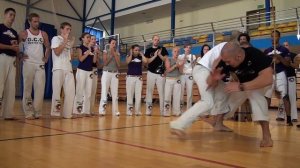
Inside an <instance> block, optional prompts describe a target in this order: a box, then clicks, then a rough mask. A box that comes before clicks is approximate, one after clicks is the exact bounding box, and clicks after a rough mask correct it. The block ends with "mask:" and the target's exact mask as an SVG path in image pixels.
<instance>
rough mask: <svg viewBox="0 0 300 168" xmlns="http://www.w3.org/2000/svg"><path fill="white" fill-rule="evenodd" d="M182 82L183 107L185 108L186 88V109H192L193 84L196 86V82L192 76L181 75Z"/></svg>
mask: <svg viewBox="0 0 300 168" xmlns="http://www.w3.org/2000/svg"><path fill="white" fill-rule="evenodd" d="M180 80H181V100H180V101H181V106H183V104H184V100H183V99H184V90H185V88H186V98H187V101H186V109H189V108H190V107H192V103H193V84H194V80H193V76H192V75H187V74H186V75H181V77H180Z"/></svg>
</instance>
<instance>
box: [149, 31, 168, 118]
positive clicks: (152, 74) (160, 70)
mask: <svg viewBox="0 0 300 168" xmlns="http://www.w3.org/2000/svg"><path fill="white" fill-rule="evenodd" d="M168 55H169V54H168V51H167V50H166V48H165V47H160V46H159V37H158V36H157V35H154V36H153V37H152V47H150V48H148V49H147V50H146V52H145V56H146V57H147V58H148V72H147V89H146V115H148V116H151V115H152V107H153V106H152V101H153V99H152V96H153V91H154V86H155V84H156V87H157V91H158V94H159V109H160V115H163V111H164V88H165V80H166V79H165V76H164V73H165V65H164V61H165V59H166V58H167V57H168Z"/></svg>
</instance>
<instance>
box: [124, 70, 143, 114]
mask: <svg viewBox="0 0 300 168" xmlns="http://www.w3.org/2000/svg"><path fill="white" fill-rule="evenodd" d="M142 86H143V78H142V76H140V77H138V76H136V77H131V76H127V78H126V94H127V115H132V113H133V97H135V114H137V115H141V114H142V112H141V99H142Z"/></svg>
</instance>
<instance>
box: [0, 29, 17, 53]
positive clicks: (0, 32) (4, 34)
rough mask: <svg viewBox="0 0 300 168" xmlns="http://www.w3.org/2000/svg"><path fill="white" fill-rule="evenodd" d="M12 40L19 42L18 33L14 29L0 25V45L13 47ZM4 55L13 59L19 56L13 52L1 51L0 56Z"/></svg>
mask: <svg viewBox="0 0 300 168" xmlns="http://www.w3.org/2000/svg"><path fill="white" fill-rule="evenodd" d="M12 40H16V42H17V41H18V33H17V32H16V31H15V30H14V29H13V28H8V27H6V26H5V25H4V24H0V43H1V44H5V45H12ZM3 53H4V54H6V55H8V56H12V57H14V56H17V53H16V52H15V51H13V50H7V49H5V50H3V49H0V54H3Z"/></svg>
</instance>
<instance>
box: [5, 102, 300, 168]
mask: <svg viewBox="0 0 300 168" xmlns="http://www.w3.org/2000/svg"><path fill="white" fill-rule="evenodd" d="M20 104H21V102H20V101H19V100H18V101H17V102H16V108H15V111H17V112H16V113H15V114H16V115H17V116H18V117H19V118H20V120H18V121H3V120H0V167H1V168H68V167H70V168H82V167H86V168H96V167H103V168H119V167H120V168H175V167H176V168H202V167H212V168H218V167H253V168H258V167H263V168H275V167H282V168H283V167H284V168H293V167H295V168H299V167H300V130H299V129H297V128H296V127H295V126H294V127H286V126H284V123H277V122H276V121H275V119H274V118H275V115H274V114H275V113H274V112H270V114H271V117H272V119H271V132H272V136H273V140H274V147H273V148H260V147H259V141H260V139H261V130H260V127H259V126H258V125H256V124H254V123H251V122H234V121H227V122H226V125H228V126H229V127H230V128H232V129H234V133H225V132H214V131H213V130H212V128H211V127H210V126H209V125H208V124H206V123H204V122H203V121H198V122H196V123H195V124H193V126H192V127H191V128H189V129H188V130H187V134H188V137H187V139H186V140H179V139H177V138H176V137H174V136H172V135H170V133H169V127H168V123H169V121H170V120H173V119H174V118H163V117H159V116H158V107H157V106H158V105H156V107H154V110H155V112H156V113H155V115H154V116H152V117H146V116H139V117H126V116H125V115H124V112H125V111H124V109H125V103H124V102H120V110H121V113H122V115H121V116H120V117H112V116H111V115H107V116H106V117H101V118H100V117H91V118H79V119H73V120H72V119H49V111H50V102H49V101H47V102H46V103H45V105H44V112H45V114H44V118H42V119H39V120H34V121H24V120H23V119H21V118H22V116H21V113H20V112H18V111H20ZM109 108H110V106H109ZM143 109H144V107H143ZM95 110H96V108H95Z"/></svg>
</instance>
